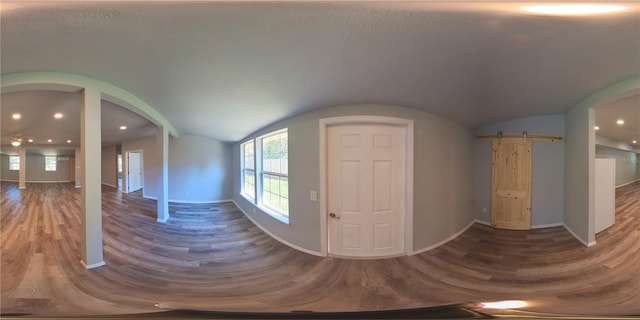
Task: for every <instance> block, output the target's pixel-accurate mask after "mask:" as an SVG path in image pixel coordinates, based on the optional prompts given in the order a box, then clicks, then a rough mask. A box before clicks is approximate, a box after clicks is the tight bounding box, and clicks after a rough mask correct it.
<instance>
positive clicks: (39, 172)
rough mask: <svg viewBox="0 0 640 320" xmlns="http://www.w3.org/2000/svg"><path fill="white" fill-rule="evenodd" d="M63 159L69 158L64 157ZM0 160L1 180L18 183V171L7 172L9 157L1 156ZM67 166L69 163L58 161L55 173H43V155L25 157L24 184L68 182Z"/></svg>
mask: <svg viewBox="0 0 640 320" xmlns="http://www.w3.org/2000/svg"><path fill="white" fill-rule="evenodd" d="M65 158H70V157H68V156H65ZM0 159H2V163H1V165H2V172H1V174H0V177H1V178H2V180H6V181H18V179H19V177H18V171H10V170H9V156H8V155H6V154H2V155H1V156H0ZM69 166H70V162H69V161H59V160H58V164H57V167H56V171H45V170H44V156H43V155H27V159H26V173H27V174H26V182H69V181H70V180H69V178H70V175H69ZM21 169H22V168H21Z"/></svg>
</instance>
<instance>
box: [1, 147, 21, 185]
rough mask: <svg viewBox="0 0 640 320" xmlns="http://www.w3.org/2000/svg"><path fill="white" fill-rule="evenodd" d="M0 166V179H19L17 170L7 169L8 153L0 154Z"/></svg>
mask: <svg viewBox="0 0 640 320" xmlns="http://www.w3.org/2000/svg"><path fill="white" fill-rule="evenodd" d="M0 166H1V167H2V169H1V170H0V179H2V180H4V181H18V179H20V177H19V176H18V175H19V172H20V171H13V170H9V155H7V154H0Z"/></svg>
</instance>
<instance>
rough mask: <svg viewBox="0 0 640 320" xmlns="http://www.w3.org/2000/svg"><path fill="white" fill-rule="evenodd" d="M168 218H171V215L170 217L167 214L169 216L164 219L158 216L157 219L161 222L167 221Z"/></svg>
mask: <svg viewBox="0 0 640 320" xmlns="http://www.w3.org/2000/svg"><path fill="white" fill-rule="evenodd" d="M167 220H169V217H168V216H167V217H165V218H164V219H162V218H160V217H158V218H156V221H157V222H160V223H165V222H167Z"/></svg>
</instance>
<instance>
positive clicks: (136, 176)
mask: <svg viewBox="0 0 640 320" xmlns="http://www.w3.org/2000/svg"><path fill="white" fill-rule="evenodd" d="M126 161H127V166H126V167H127V168H126V175H125V176H126V182H127V184H126V188H127V190H126V193H131V192H135V191H138V190H140V189H142V188H143V187H144V177H143V174H142V172H143V153H142V150H137V151H127V152H126Z"/></svg>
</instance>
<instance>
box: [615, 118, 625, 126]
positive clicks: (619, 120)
mask: <svg viewBox="0 0 640 320" xmlns="http://www.w3.org/2000/svg"><path fill="white" fill-rule="evenodd" d="M616 123H617V124H618V125H619V126H621V125H623V124H624V120H622V119H618V121H616Z"/></svg>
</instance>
